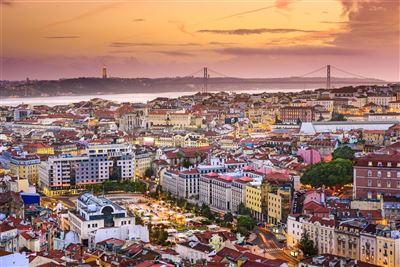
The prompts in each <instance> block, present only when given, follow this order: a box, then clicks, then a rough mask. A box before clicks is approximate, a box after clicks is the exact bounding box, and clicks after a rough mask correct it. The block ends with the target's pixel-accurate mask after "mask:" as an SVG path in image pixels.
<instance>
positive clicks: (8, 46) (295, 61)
mask: <svg viewBox="0 0 400 267" xmlns="http://www.w3.org/2000/svg"><path fill="white" fill-rule="evenodd" d="M1 13H2V19H1V20H2V40H3V41H2V70H1V79H10V80H15V79H25V78H26V77H29V78H31V79H58V78H64V77H65V78H68V77H81V76H101V68H102V66H103V65H105V66H107V68H108V72H109V75H110V76H114V77H165V76H172V77H174V76H184V75H189V74H190V73H192V72H194V71H196V70H198V69H199V68H201V67H202V66H209V67H211V68H213V69H215V70H218V71H220V72H222V73H224V74H226V75H229V76H235V77H288V76H296V75H301V74H304V73H305V72H307V71H311V70H314V69H316V68H318V67H320V66H323V65H326V64H332V65H335V66H337V67H339V68H342V69H346V70H348V71H350V72H353V73H357V74H361V75H363V76H366V77H371V78H379V79H384V80H387V81H398V80H399V79H400V78H399V73H400V67H399V61H400V57H399V49H398V48H399V27H400V26H399V2H398V1H363V2H358V1H347V0H342V1H324V2H321V3H316V2H310V1H291V0H277V1H251V2H248V1H246V2H243V1H215V2H214V1H213V2H210V1H100V2H99V1H72V2H68V3H66V2H57V3H54V2H52V3H50V2H46V1H35V0H34V1H18V0H15V1H11V0H2V1H1ZM27 44H29V45H28V46H27ZM310 59H312V60H310ZM333 75H334V74H333ZM317 76H324V75H323V73H321V75H317ZM341 77H343V76H341Z"/></svg>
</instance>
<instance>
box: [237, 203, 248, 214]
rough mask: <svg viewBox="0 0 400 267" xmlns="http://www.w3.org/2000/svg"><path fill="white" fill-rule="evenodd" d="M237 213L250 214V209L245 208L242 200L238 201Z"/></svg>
mask: <svg viewBox="0 0 400 267" xmlns="http://www.w3.org/2000/svg"><path fill="white" fill-rule="evenodd" d="M238 214H239V215H249V216H250V215H251V211H250V209H249V208H247V207H246V206H245V205H244V203H243V202H240V204H239V206H238Z"/></svg>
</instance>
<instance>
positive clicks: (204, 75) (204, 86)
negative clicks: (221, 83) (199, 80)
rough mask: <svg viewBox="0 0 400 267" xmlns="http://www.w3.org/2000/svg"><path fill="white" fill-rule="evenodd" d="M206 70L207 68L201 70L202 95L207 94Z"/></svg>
mask: <svg viewBox="0 0 400 267" xmlns="http://www.w3.org/2000/svg"><path fill="white" fill-rule="evenodd" d="M207 87H208V69H207V67H204V68H203V93H207V92H208V88H207Z"/></svg>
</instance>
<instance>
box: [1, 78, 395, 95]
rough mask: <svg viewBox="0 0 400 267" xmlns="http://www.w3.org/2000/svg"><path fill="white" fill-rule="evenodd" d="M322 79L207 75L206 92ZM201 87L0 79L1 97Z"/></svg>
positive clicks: (196, 86) (167, 81) (147, 81)
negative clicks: (214, 76)
mask: <svg viewBox="0 0 400 267" xmlns="http://www.w3.org/2000/svg"><path fill="white" fill-rule="evenodd" d="M325 83H326V81H325V78H323V77H312V78H300V77H288V78H209V80H208V90H209V91H221V90H224V91H236V90H254V89H260V90H262V89H264V90H268V89H282V90H284V89H315V88H324V87H325ZM386 83H387V82H386V81H383V80H378V79H368V80H367V79H356V78H332V80H331V84H332V87H342V86H350V85H353V86H356V85H382V84H386ZM202 87H203V79H202V78H197V77H176V78H154V79H151V78H129V79H124V78H107V79H101V78H73V79H60V80H35V81H19V82H12V81H1V82H0V90H1V96H2V97H40V96H42V97H43V96H62V95H93V94H110V93H115V94H119V93H148V92H153V93H154V92H196V91H200V90H201V89H202Z"/></svg>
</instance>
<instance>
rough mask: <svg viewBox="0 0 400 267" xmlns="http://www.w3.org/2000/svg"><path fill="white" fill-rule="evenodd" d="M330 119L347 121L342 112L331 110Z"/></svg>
mask: <svg viewBox="0 0 400 267" xmlns="http://www.w3.org/2000/svg"><path fill="white" fill-rule="evenodd" d="M331 121H347V119H346V118H345V117H344V115H343V114H340V113H336V112H332V118H331Z"/></svg>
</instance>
